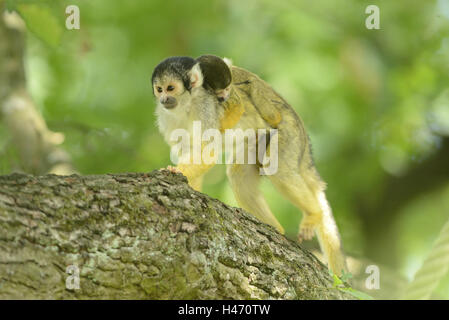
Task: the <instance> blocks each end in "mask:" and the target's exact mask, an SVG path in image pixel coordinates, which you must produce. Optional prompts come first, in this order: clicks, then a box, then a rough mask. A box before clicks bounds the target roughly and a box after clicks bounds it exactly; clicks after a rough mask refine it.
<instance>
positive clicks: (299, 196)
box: [268, 174, 322, 242]
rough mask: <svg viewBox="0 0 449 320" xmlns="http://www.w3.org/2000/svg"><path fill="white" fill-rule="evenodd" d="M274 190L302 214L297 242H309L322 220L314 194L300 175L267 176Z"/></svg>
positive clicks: (320, 209) (320, 210)
mask: <svg viewBox="0 0 449 320" xmlns="http://www.w3.org/2000/svg"><path fill="white" fill-rule="evenodd" d="M268 178H270V180H271V181H272V182H273V184H274V186H275V187H276V189H277V190H278V191H279V192H280V193H281V194H282V195H284V196H285V197H286V198H287V199H288V200H290V201H291V202H292V203H293V204H294V205H295V206H296V207H298V208H299V209H300V210H301V211H302V212H303V218H302V220H301V223H300V225H299V232H298V240H299V242H302V241H303V240H310V239H312V238H313V236H314V231H315V229H316V228H317V227H318V226H319V224H320V223H321V220H322V208H321V207H320V204H319V201H318V198H317V196H316V194H315V193H314V192H313V191H312V190H311V188H309V186H308V185H307V183H306V182H305V181H304V179H303V178H302V177H301V175H300V174H285V175H283V174H275V175H272V176H268Z"/></svg>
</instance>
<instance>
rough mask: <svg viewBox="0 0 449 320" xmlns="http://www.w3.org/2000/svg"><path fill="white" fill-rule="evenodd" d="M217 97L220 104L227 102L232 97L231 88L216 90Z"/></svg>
mask: <svg viewBox="0 0 449 320" xmlns="http://www.w3.org/2000/svg"><path fill="white" fill-rule="evenodd" d="M215 95H216V96H217V99H218V101H219V102H226V101H227V100H228V99H229V96H230V95H231V86H228V87H226V88H225V89H221V90H215Z"/></svg>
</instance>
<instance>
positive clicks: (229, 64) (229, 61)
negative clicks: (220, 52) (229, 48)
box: [223, 57, 232, 69]
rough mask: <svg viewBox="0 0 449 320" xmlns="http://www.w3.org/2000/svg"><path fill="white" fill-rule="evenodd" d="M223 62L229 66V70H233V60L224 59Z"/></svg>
mask: <svg viewBox="0 0 449 320" xmlns="http://www.w3.org/2000/svg"><path fill="white" fill-rule="evenodd" d="M223 61H224V62H225V63H226V64H227V65H228V67H229V69H231V68H232V60H231V59H229V58H226V57H224V58H223Z"/></svg>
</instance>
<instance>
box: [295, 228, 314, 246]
mask: <svg viewBox="0 0 449 320" xmlns="http://www.w3.org/2000/svg"><path fill="white" fill-rule="evenodd" d="M314 230H315V227H314V226H313V225H311V224H306V223H301V225H300V226H299V233H298V241H299V243H301V242H303V241H304V240H312V238H313V235H314Z"/></svg>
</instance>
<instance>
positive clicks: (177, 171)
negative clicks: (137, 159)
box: [159, 166, 182, 173]
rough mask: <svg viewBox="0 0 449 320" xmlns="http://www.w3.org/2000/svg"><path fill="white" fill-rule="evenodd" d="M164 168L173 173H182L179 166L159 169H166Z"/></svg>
mask: <svg viewBox="0 0 449 320" xmlns="http://www.w3.org/2000/svg"><path fill="white" fill-rule="evenodd" d="M164 170H168V171H170V172H173V173H182V172H181V171H180V170H179V169H178V168H176V167H173V166H167V168H162V169H159V171H164Z"/></svg>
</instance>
